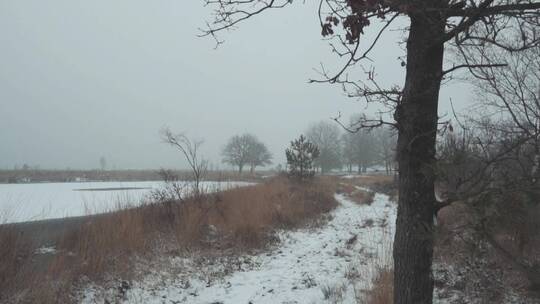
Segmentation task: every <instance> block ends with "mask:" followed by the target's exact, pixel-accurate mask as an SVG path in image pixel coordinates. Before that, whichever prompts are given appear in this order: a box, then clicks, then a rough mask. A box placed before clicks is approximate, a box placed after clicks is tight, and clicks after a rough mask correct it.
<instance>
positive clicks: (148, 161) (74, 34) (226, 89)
mask: <svg viewBox="0 0 540 304" xmlns="http://www.w3.org/2000/svg"><path fill="white" fill-rule="evenodd" d="M308 2H310V1H308ZM314 4H315V3H308V4H302V3H301V2H300V1H298V3H296V4H294V5H293V6H291V7H289V8H288V9H284V10H276V11H272V12H270V13H268V14H265V15H262V16H258V18H254V19H253V20H249V21H248V22H246V23H244V24H242V26H240V28H239V29H238V30H236V31H234V32H231V33H223V34H222V35H221V38H223V39H225V40H226V42H225V44H224V45H222V46H220V47H219V48H218V49H217V50H214V42H213V40H212V39H210V38H198V37H197V34H199V31H198V28H199V27H201V26H203V25H204V23H205V20H209V19H210V17H211V16H210V11H209V10H208V9H206V8H204V7H203V5H202V1H178V0H175V1H172V0H157V1H147V0H146V1H141V0H129V1H128V0H117V1H102V0H96V1H81V0H79V1H77V0H51V1H42V0H24V1H15V0H0V142H1V145H0V168H12V167H13V166H14V165H19V166H20V165H22V164H23V163H28V164H31V165H40V166H41V167H42V168H66V167H71V168H96V167H98V166H99V158H100V156H102V155H103V156H105V157H106V158H107V160H108V163H109V165H110V166H111V167H112V166H114V167H117V168H158V167H183V166H184V162H183V160H182V159H181V157H180V156H179V155H178V154H177V153H175V152H174V151H173V150H171V148H169V147H167V146H165V145H164V144H161V143H160V139H159V133H158V131H159V129H160V128H161V127H163V126H169V127H170V128H171V129H172V130H174V131H178V132H185V133H187V134H188V135H189V136H191V137H197V138H202V139H204V140H205V144H204V146H203V148H204V151H203V153H204V155H205V156H206V157H207V158H209V159H210V160H211V161H212V162H214V163H219V161H220V157H219V153H220V150H221V148H222V147H223V146H224V144H225V142H226V141H227V139H228V138H229V137H230V136H232V135H235V134H238V133H243V132H250V133H253V134H255V135H257V136H258V137H259V138H260V139H261V140H262V141H263V142H265V143H266V144H267V145H268V146H269V148H270V150H271V152H272V153H273V154H274V156H275V162H283V161H284V152H283V151H284V149H285V147H286V146H287V145H288V143H289V141H290V140H291V139H292V138H294V137H296V136H297V135H299V134H300V133H301V132H303V131H304V130H305V128H306V127H307V126H308V125H309V123H311V122H314V121H318V120H323V119H329V118H330V117H333V116H335V115H336V114H337V113H338V112H342V113H343V115H346V116H348V115H349V114H352V113H357V112H362V111H366V108H365V105H364V104H363V103H361V102H358V101H355V100H351V99H348V98H346V97H345V96H343V94H342V92H341V89H340V88H339V87H337V86H331V85H321V84H308V83H307V80H308V79H309V78H314V77H317V74H316V73H315V72H314V70H313V69H314V68H317V67H318V66H319V64H320V63H321V62H323V63H325V65H326V66H328V67H329V68H331V69H332V68H334V69H335V68H337V67H338V65H337V64H338V63H339V61H338V60H337V58H336V57H335V56H333V55H332V54H331V52H330V49H329V47H328V42H327V41H324V40H322V39H321V36H320V29H319V26H318V19H317V16H316V9H315V7H314ZM401 35H402V34H401V33H400V32H398V31H394V32H390V33H389V35H387V36H386V39H384V40H382V41H381V42H380V44H379V46H378V48H377V49H376V50H375V55H374V60H375V62H374V64H376V65H377V70H376V71H377V73H378V75H379V79H381V81H382V82H384V83H390V84H391V83H396V84H402V83H403V81H404V77H403V73H404V68H402V67H401V66H400V62H399V61H398V60H397V57H398V56H400V55H402V54H403V51H402V50H401V47H400V46H399V45H398V44H397V42H399V41H401V40H402V37H401ZM356 76H357V77H359V78H362V77H365V76H363V75H362V73H359V72H357V74H356ZM450 98H452V100H453V101H454V103H455V104H457V105H458V106H460V105H464V104H466V102H467V101H468V100H469V99H470V98H471V97H470V94H469V90H468V88H467V87H466V85H464V84H453V85H451V86H447V87H445V88H444V89H443V91H442V95H441V114H444V113H446V112H448V109H449V108H448V101H449V99H450ZM373 110H374V109H372V108H370V109H367V111H368V112H369V111H373ZM221 166H222V165H221ZM222 167H223V166H222Z"/></svg>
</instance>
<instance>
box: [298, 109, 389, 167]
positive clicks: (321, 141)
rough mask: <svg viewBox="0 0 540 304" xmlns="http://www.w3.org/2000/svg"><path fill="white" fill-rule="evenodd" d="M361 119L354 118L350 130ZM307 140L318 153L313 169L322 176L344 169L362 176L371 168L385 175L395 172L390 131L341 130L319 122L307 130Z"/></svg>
mask: <svg viewBox="0 0 540 304" xmlns="http://www.w3.org/2000/svg"><path fill="white" fill-rule="evenodd" d="M360 116H361V115H353V116H352V117H351V120H350V126H354V124H355V122H356V121H358V120H359V119H360ZM306 136H307V139H308V140H309V141H310V142H312V143H314V144H315V145H316V146H317V147H318V148H319V150H320V155H319V157H318V158H317V159H315V160H314V165H315V167H317V168H318V170H320V172H321V173H327V172H329V171H330V170H333V169H343V168H345V169H346V170H347V171H348V172H352V171H353V169H354V168H355V169H356V171H357V172H358V173H362V172H366V171H367V169H368V167H371V166H381V167H384V170H385V172H386V173H387V174H390V172H392V171H393V170H394V163H395V161H394V160H395V145H396V136H395V133H394V132H393V130H392V129H390V128H386V127H380V128H377V129H373V130H368V129H358V130H356V129H354V127H348V126H346V127H345V130H344V128H342V127H340V126H339V125H338V124H336V123H334V122H330V121H320V122H317V123H314V124H311V125H310V126H309V127H308V129H307V131H306Z"/></svg>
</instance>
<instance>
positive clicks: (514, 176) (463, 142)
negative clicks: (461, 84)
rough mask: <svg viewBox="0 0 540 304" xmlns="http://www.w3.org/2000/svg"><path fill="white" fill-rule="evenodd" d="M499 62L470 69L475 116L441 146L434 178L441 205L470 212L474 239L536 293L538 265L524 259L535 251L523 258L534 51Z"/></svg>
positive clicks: (532, 222)
mask: <svg viewBox="0 0 540 304" xmlns="http://www.w3.org/2000/svg"><path fill="white" fill-rule="evenodd" d="M484 51H485V52H486V51H490V52H493V50H489V49H488V50H484ZM498 55H499V56H501V55H502V54H500V53H498V52H493V53H492V54H491V56H490V58H497V56H498ZM502 59H503V58H499V60H502ZM504 59H505V60H506V62H507V63H508V65H507V66H505V67H500V68H496V69H495V68H492V67H485V68H479V69H477V71H476V73H477V75H478V76H480V77H481V78H482V79H483V81H482V82H477V85H478V93H479V97H480V98H481V102H482V112H481V113H480V115H479V116H480V118H476V117H473V118H471V119H470V122H469V123H467V124H465V123H461V124H460V132H459V133H458V134H455V133H456V132H455V131H453V132H450V134H448V135H447V137H446V140H444V141H443V142H442V143H441V145H440V148H439V154H440V156H439V158H440V161H439V169H441V172H440V173H441V174H438V177H439V180H440V181H443V185H444V186H443V187H444V190H445V192H444V195H443V196H444V198H445V199H446V204H452V203H454V202H456V201H462V202H463V201H465V202H467V203H468V204H469V205H470V206H472V207H473V209H472V210H474V215H475V222H474V223H472V224H471V226H472V227H473V228H474V229H475V232H477V233H478V236H479V237H481V239H482V240H484V241H487V243H489V244H490V245H491V246H492V248H494V249H496V251H498V252H499V253H500V255H501V256H503V257H504V258H505V259H506V260H507V261H509V262H510V263H511V265H513V266H515V268H516V269H517V270H519V271H521V272H522V273H524V274H525V275H526V277H527V278H528V280H529V282H530V284H531V288H535V289H540V260H538V259H534V258H532V259H531V258H530V256H533V257H534V256H538V252H536V253H535V254H532V255H531V254H529V255H528V256H527V255H526V254H524V249H525V248H526V247H527V245H528V244H529V243H532V240H533V239H534V238H535V235H536V234H537V233H536V232H537V231H538V227H539V226H538V225H537V224H536V222H537V220H536V215H535V214H537V210H538V200H539V199H540V185H539V183H538V162H539V158H540V156H539V150H540V146H539V137H540V128H539V126H540V46H535V47H533V48H530V49H527V50H524V51H522V52H519V53H511V54H506V55H505V58H504ZM493 118H494V119H493ZM531 216H532V217H531ZM533 217H534V219H533ZM500 234H506V235H513V236H514V237H513V238H512V240H513V243H514V244H513V245H514V246H513V247H514V248H509V244H508V243H509V242H506V243H501V242H500V240H499V238H498V237H497V236H498V235H500ZM510 245H512V244H510ZM510 247H512V246H510ZM536 247H538V246H536ZM532 248H535V247H534V246H533V247H532Z"/></svg>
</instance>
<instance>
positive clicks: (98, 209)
mask: <svg viewBox="0 0 540 304" xmlns="http://www.w3.org/2000/svg"><path fill="white" fill-rule="evenodd" d="M249 184H250V183H245V182H222V183H218V182H204V183H203V187H207V188H209V189H216V188H217V189H225V188H230V187H234V186H244V185H249ZM162 186H163V183H162V182H158V181H150V182H82V183H37V184H0V223H5V222H8V223H15V222H25V221H34V220H43V219H52V218H64V217H71V216H80V215H88V214H96V213H102V212H107V211H111V210H114V209H116V208H117V207H118V206H126V205H129V206H132V205H137V204H140V203H142V202H143V201H144V199H145V196H146V195H147V194H148V193H149V192H150V191H152V189H156V188H159V187H162ZM115 188H116V189H118V188H139V189H130V190H107V191H84V190H88V189H94V190H95V189H102V190H106V189H115ZM81 190H83V191H81Z"/></svg>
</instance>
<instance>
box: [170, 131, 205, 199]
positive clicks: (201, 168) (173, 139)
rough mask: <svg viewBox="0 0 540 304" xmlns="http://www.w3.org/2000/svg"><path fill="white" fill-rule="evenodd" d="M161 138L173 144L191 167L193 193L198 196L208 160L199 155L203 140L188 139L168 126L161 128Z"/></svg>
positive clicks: (200, 192)
mask: <svg viewBox="0 0 540 304" xmlns="http://www.w3.org/2000/svg"><path fill="white" fill-rule="evenodd" d="M161 138H162V140H163V142H164V143H166V144H169V145H171V146H173V147H174V148H176V149H177V150H179V151H180V152H181V153H182V155H183V156H184V159H185V160H186V161H187V163H188V165H189V167H190V169H191V175H192V179H193V182H194V184H193V191H194V195H195V196H196V197H198V196H200V195H201V194H202V191H201V190H202V189H201V182H202V181H203V179H204V177H205V176H206V173H207V169H208V161H207V160H205V159H204V158H202V157H201V155H200V151H199V149H200V147H201V145H202V143H203V141H202V140H195V139H190V138H188V137H187V136H186V135H185V134H183V133H178V134H174V133H173V132H172V131H171V130H170V129H169V128H163V129H162V130H161Z"/></svg>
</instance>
